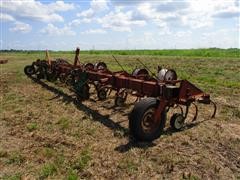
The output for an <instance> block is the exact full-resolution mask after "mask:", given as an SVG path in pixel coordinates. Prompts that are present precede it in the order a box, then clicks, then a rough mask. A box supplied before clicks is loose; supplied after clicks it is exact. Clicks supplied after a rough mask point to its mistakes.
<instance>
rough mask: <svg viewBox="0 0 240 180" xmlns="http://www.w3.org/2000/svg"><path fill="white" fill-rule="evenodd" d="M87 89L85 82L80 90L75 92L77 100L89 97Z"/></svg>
mask: <svg viewBox="0 0 240 180" xmlns="http://www.w3.org/2000/svg"><path fill="white" fill-rule="evenodd" d="M89 89H90V88H89V86H88V85H87V84H85V85H84V86H83V87H82V90H81V92H80V93H77V100H78V101H79V102H81V101H84V100H87V99H89V97H90V93H89Z"/></svg>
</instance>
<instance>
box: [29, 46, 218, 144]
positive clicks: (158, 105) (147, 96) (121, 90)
mask: <svg viewBox="0 0 240 180" xmlns="http://www.w3.org/2000/svg"><path fill="white" fill-rule="evenodd" d="M78 56H79V49H78V48H77V50H76V55H75V60H74V64H73V65H72V64H70V63H68V62H67V61H65V60H63V59H57V60H55V61H51V60H50V59H49V57H48V53H47V60H37V61H36V62H33V64H32V65H29V66H26V67H25V69H24V72H25V74H27V75H28V76H33V75H34V76H36V77H37V78H38V79H47V80H48V81H56V80H57V79H59V80H60V81H61V82H63V83H66V84H67V85H69V86H70V87H71V88H72V89H73V90H74V92H75V93H76V97H77V99H78V100H79V101H82V100H87V99H88V98H89V95H90V94H89V89H90V85H93V86H94V87H95V89H96V91H97V95H98V98H99V100H104V99H106V98H107V95H108V94H110V92H111V91H115V92H116V97H115V105H116V106H123V105H124V102H125V101H126V98H127V96H128V95H129V94H131V95H133V96H136V97H137V99H136V101H138V100H140V101H139V102H136V103H135V105H134V108H133V110H132V112H131V113H130V114H129V129H130V133H131V134H132V135H133V136H134V137H135V138H136V139H137V140H144V141H151V140H154V139H156V138H158V137H159V136H160V135H161V133H162V132H163V128H164V126H165V122H166V113H167V112H168V110H169V109H170V108H171V107H174V108H175V107H179V108H180V110H181V113H175V114H173V116H172V117H171V119H170V124H171V127H172V128H173V129H175V130H180V129H182V127H183V126H184V121H185V119H186V117H187V115H188V110H189V107H190V106H191V105H193V106H194V107H195V110H196V113H195V116H194V118H193V120H195V119H196V118H197V114H198V108H197V106H196V104H195V102H199V103H203V104H210V103H212V104H213V105H214V112H213V115H212V117H214V116H215V114H216V105H215V103H213V102H212V101H211V100H210V96H209V95H208V94H206V93H204V92H203V91H201V90H200V89H199V88H197V87H196V86H195V85H193V84H192V83H190V82H189V81H187V80H178V79H177V74H176V72H175V71H174V70H167V69H162V68H159V67H158V73H157V76H151V75H149V72H150V71H149V70H147V69H135V70H134V71H133V73H132V74H129V73H127V72H126V71H124V69H123V68H122V66H121V65H120V64H119V62H118V61H117V59H115V60H116V62H117V63H118V64H119V65H120V66H121V68H122V69H123V70H122V71H118V72H112V71H110V70H109V69H108V68H107V65H106V64H105V63H104V62H99V63H96V64H91V63H87V64H80V62H79V58H78ZM114 58H115V57H114ZM139 62H140V63H141V61H139ZM141 64H142V65H143V66H144V67H145V68H146V66H145V65H144V64H143V63H141ZM142 98H143V99H142ZM183 107H185V110H184V109H183Z"/></svg>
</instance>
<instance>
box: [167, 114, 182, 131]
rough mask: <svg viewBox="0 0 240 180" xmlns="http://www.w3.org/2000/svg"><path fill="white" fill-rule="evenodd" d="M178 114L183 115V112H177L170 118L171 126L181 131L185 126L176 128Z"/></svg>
mask: <svg viewBox="0 0 240 180" xmlns="http://www.w3.org/2000/svg"><path fill="white" fill-rule="evenodd" d="M178 116H182V114H181V113H175V114H173V115H172V117H171V119H170V126H171V128H172V129H173V130H175V131H180V130H181V129H182V128H183V126H182V127H181V128H176V126H175V121H176V119H177V117H178ZM183 118H184V117H183ZM183 124H184V119H183Z"/></svg>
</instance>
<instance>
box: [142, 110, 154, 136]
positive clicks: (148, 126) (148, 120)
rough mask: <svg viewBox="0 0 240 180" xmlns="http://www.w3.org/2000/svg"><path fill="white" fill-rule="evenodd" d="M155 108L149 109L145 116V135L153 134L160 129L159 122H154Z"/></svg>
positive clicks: (143, 120) (143, 127)
mask: <svg viewBox="0 0 240 180" xmlns="http://www.w3.org/2000/svg"><path fill="white" fill-rule="evenodd" d="M154 113H155V108H151V109H148V110H147V111H146V112H145V113H144V116H143V119H142V122H141V125H142V129H143V131H144V132H145V133H152V132H154V131H155V130H156V129H157V127H158V122H155V121H154Z"/></svg>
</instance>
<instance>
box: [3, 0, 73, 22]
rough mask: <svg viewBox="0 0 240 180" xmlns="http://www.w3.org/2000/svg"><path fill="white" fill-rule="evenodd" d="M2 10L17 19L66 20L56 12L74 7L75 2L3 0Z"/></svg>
mask: <svg viewBox="0 0 240 180" xmlns="http://www.w3.org/2000/svg"><path fill="white" fill-rule="evenodd" d="M0 8H1V10H2V12H7V13H8V14H10V15H11V16H13V17H14V18H15V19H18V18H19V17H20V18H27V19H31V20H37V21H43V22H55V21H64V19H63V17H62V16H60V15H59V14H57V13H56V12H61V11H68V10H71V9H73V8H74V6H73V4H69V3H64V2H63V1H56V2H54V3H50V4H43V3H41V2H39V1H35V0H28V1H16V0H8V1H1V3H0Z"/></svg>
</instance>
